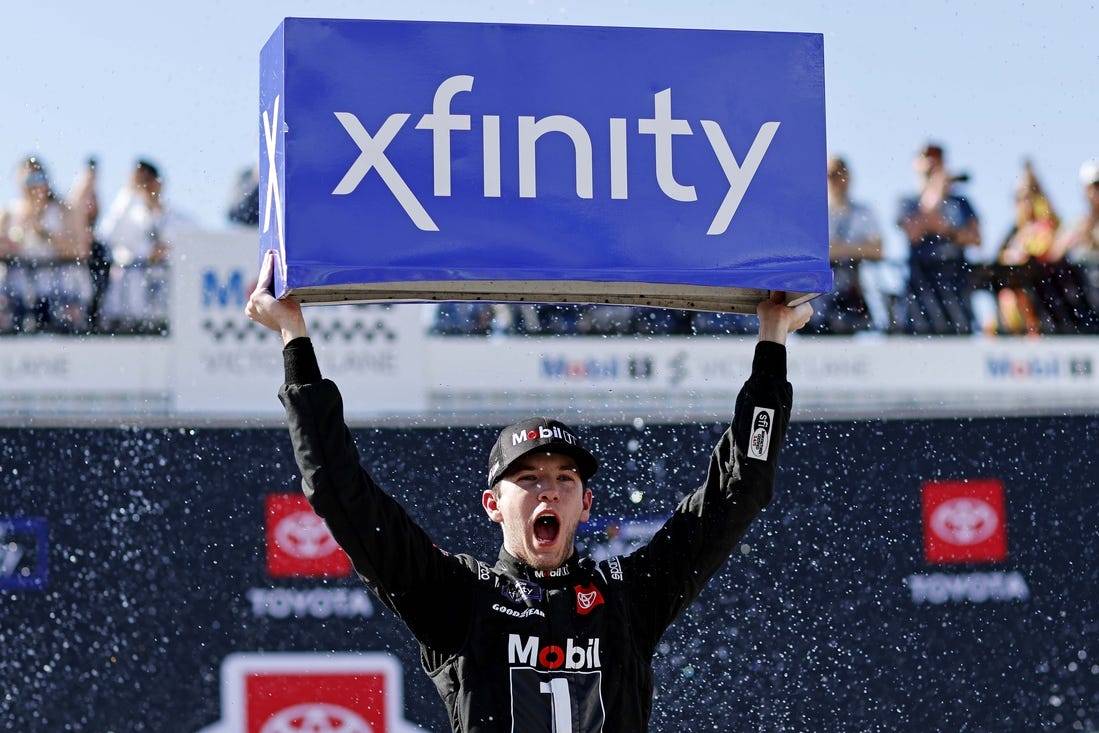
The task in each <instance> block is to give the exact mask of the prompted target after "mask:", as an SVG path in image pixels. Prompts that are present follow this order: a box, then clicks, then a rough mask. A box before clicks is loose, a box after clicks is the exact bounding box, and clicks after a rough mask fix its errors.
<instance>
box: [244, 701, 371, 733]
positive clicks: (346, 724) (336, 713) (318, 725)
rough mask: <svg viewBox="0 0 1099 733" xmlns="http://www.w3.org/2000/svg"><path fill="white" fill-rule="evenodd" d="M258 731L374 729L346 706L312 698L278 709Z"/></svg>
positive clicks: (357, 732)
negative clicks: (301, 703)
mask: <svg viewBox="0 0 1099 733" xmlns="http://www.w3.org/2000/svg"><path fill="white" fill-rule="evenodd" d="M260 733H374V727H373V726H371V725H370V723H367V722H366V721H365V720H363V719H362V718H361V717H359V716H358V715H357V714H356V713H354V712H352V711H351V710H348V709H347V708H344V707H340V706H339V705H332V704H328V703H319V702H315V703H306V704H304V705H294V706H293V707H289V708H286V709H285V710H280V711H279V712H277V713H275V714H274V715H272V716H271V717H270V718H268V720H267V722H266V723H264V724H263V728H261V729H260Z"/></svg>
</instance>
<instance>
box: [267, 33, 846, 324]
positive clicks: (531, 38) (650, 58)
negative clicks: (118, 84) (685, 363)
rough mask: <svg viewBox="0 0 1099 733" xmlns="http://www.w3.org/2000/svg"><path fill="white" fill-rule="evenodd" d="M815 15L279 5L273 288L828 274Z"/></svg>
mask: <svg viewBox="0 0 1099 733" xmlns="http://www.w3.org/2000/svg"><path fill="white" fill-rule="evenodd" d="M822 45H823V44H822V38H821V36H820V35H816V34H801V33H755V32H739V31H714V30H705V31H703V30H679V29H649V28H599V27H565V26H548V25H546V26H543V25H536V26H524V25H497V24H472V23H425V22H393V21H370V20H326V19H302V18H288V19H286V20H285V21H284V22H283V23H282V24H281V25H280V26H279V28H278V29H277V30H276V31H275V33H274V34H273V35H272V37H271V39H270V40H269V41H268V42H267V44H266V45H265V46H264V48H263V51H262V53H261V57H260V62H261V63H260V67H261V73H260V76H261V84H260V122H261V192H262V193H263V194H264V195H263V196H261V204H260V229H261V242H260V247H261V252H262V251H265V250H268V249H274V250H277V251H278V252H279V255H280V257H279V259H280V262H279V265H280V266H279V268H278V270H279V271H278V273H277V275H276V280H277V294H278V295H279V296H280V297H281V296H290V297H293V298H295V299H296V300H300V301H301V302H307V303H308V302H338V301H344V300H359V301H362V300H433V299H435V300H476V299H487V300H535V301H537V300H542V301H570V302H615V303H637V304H647V305H665V306H671V307H686V308H699V309H705V310H754V304H755V302H757V301H758V300H759V299H760V297H761V296H762V295H764V294H765V293H766V291H769V290H783V291H787V292H788V293H791V296H790V299H791V300H797V299H800V298H804V297H808V296H810V295H812V294H815V293H820V292H824V291H826V290H829V289H831V286H832V281H831V272H830V270H829V267H828V237H827V205H826V194H825V185H824V182H825V176H824V170H825V158H826V141H825V126H824V58H823V48H822Z"/></svg>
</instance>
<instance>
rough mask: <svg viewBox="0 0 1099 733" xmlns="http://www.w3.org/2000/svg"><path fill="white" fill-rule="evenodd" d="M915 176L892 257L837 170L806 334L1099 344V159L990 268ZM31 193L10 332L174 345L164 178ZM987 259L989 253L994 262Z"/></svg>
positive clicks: (490, 322)
mask: <svg viewBox="0 0 1099 733" xmlns="http://www.w3.org/2000/svg"><path fill="white" fill-rule="evenodd" d="M913 168H914V170H915V172H916V173H917V175H918V178H919V181H920V186H919V189H918V190H916V191H913V193H912V195H911V196H906V197H904V198H903V199H902V200H901V201H899V202H898V206H897V210H896V211H895V212H892V213H893V214H894V216H893V218H892V220H891V221H890V222H889V224H890V225H892V226H896V227H898V229H899V232H900V233H902V234H903V238H904V240H905V241H906V242H907V248H906V250H907V251H905V252H904V253H903V254H901V255H898V256H890V255H889V254H887V253H886V251H885V248H884V247H883V236H882V235H883V229H882V227H883V223H882V222H883V219H882V217H881V215H880V214H879V212H875V211H873V210H872V209H871V208H870V207H869V206H867V205H865V204H863V203H860V201H859V198H858V197H857V196H853V195H852V193H851V191H852V182H853V181H854V180H855V176H854V172H853V170H852V166H851V165H849V163H848V161H847V160H845V159H843V158H842V157H839V156H833V157H831V158H829V160H828V167H827V171H826V174H827V182H828V183H827V185H828V228H829V259H830V261H831V267H832V272H833V276H834V288H833V290H832V291H831V292H829V293H825V294H823V295H821V296H819V297H818V298H816V299H815V300H814V301H813V304H814V310H815V313H814V316H813V320H812V321H811V322H810V324H809V326H808V327H807V328H806V329H805V331H806V332H807V333H810V334H818V335H829V334H836V335H858V334H874V333H877V334H936V335H966V334H973V333H981V334H987V335H1025V336H1038V335H1043V334H1095V333H1099V160H1094V159H1093V160H1087V161H1085V162H1084V163H1083V164H1082V165H1081V167H1080V169H1079V183H1080V187H1081V195H1082V197H1083V200H1084V203H1085V212H1086V213H1085V214H1084V215H1083V216H1082V217H1081V218H1080V219H1079V220H1078V221H1073V222H1064V221H1062V220H1061V218H1060V216H1059V215H1058V214H1057V208H1056V206H1055V204H1054V202H1052V201H1050V199H1049V197H1048V196H1047V195H1046V192H1045V190H1044V189H1043V186H1042V183H1041V181H1040V180H1039V178H1038V175H1037V173H1036V171H1035V168H1034V166H1033V165H1032V164H1031V163H1030V162H1026V163H1024V164H1023V166H1022V168H1021V170H1020V171H1019V175H1018V180H1017V182H1016V185H1015V187H1014V196H1015V208H1014V211H1015V217H1014V220H1013V221H1009V222H1002V223H1000V225H999V226H1000V228H1001V230H1002V231H1003V239H1002V241H1001V242H1000V244H999V246H998V249H997V250H996V255H995V257H994V258H991V259H989V258H982V257H980V256H979V253H980V252H981V251H982V229H987V228H988V223H986V222H982V221H981V219H980V217H979V215H978V213H977V207H976V206H975V205H974V203H973V202H971V201H970V200H969V199H968V198H967V197H966V195H965V193H964V184H965V182H966V181H967V180H968V175H967V174H963V173H958V172H955V171H953V170H952V169H951V168H950V166H949V165H948V164H947V156H946V151H945V149H944V147H943V145H941V144H939V143H934V142H930V143H928V144H926V145H924V146H923V147H922V148H921V149H920V150H919V151H918V153H917V155H916V157H915V159H914V161H913ZM15 175H16V178H17V183H18V184H19V190H20V192H21V195H20V196H19V197H18V198H17V199H16V200H14V201H12V202H9V203H8V204H6V205H5V206H4V207H3V208H0V334H30V333H51V334H104V333H105V334H118V335H122V334H141V335H149V334H165V333H167V331H168V328H169V323H168V311H169V308H168V288H169V277H168V275H169V270H168V268H169V267H170V263H171V257H172V244H171V241H170V233H171V231H172V229H173V228H175V227H178V226H185V225H188V224H189V223H190V222H189V220H188V218H187V217H186V215H184V214H181V213H180V212H179V211H177V210H175V209H173V208H172V207H171V206H170V205H169V204H168V202H167V200H166V199H165V197H164V195H163V194H164V192H163V188H164V177H163V174H162V172H161V171H160V170H159V168H158V167H157V165H156V164H155V163H153V162H151V161H149V160H147V159H139V160H137V161H135V163H134V165H133V169H132V173H131V175H130V179H129V181H128V182H127V184H126V185H125V186H124V187H123V188H122V190H120V191H118V192H117V193H116V194H115V196H114V197H113V198H112V199H111V200H110V203H109V205H108V206H106V207H105V208H104V209H102V210H101V207H100V198H99V194H98V191H97V182H96V161H95V160H94V159H89V160H88V161H87V164H86V166H85V167H84V169H83V170H82V171H81V173H80V174H79V175H78V176H77V179H76V180H75V181H74V183H73V185H72V187H71V189H70V190H69V192H68V194H67V195H62V194H60V193H58V192H57V191H56V190H55V188H54V187H53V184H52V182H51V180H50V176H49V172H48V170H47V168H46V166H45V164H44V162H43V161H42V160H41V159H40V158H39V157H37V156H28V157H27V158H25V159H23V160H21V161H19V162H18V165H17V166H16V170H15ZM226 218H227V222H229V223H230V224H232V225H234V226H241V227H254V226H256V225H257V224H258V222H259V180H258V171H257V169H256V168H255V167H250V168H248V169H246V170H244V171H242V172H241V173H240V175H239V177H238V178H237V179H236V180H235V181H234V183H233V186H232V191H231V194H230V198H229V202H228V205H227V211H226ZM984 249H985V250H986V251H987V247H986V248H984ZM431 329H432V331H433V332H434V333H437V334H440V335H467V336H468V335H494V334H526V335H585V334H590V335H627V334H644V335H686V334H725V333H729V334H741V333H754V331H755V325H754V316H751V315H742V314H730V313H710V312H701V311H678V310H669V309H660V308H648V307H634V306H620V305H599V304H592V305H571V304H534V303H523V304H516V303H485V302H474V303H464V302H456V303H441V304H438V305H437V306H436V309H435V313H434V317H433V321H432V324H431Z"/></svg>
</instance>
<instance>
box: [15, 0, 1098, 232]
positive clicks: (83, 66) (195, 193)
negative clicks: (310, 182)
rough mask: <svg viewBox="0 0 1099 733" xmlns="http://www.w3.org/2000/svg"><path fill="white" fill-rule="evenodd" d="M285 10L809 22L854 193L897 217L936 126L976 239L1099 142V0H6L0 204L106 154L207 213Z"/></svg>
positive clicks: (607, 20) (247, 123) (1069, 179)
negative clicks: (44, 168)
mask: <svg viewBox="0 0 1099 733" xmlns="http://www.w3.org/2000/svg"><path fill="white" fill-rule="evenodd" d="M287 16H304V17H335V18H379V19H408V20H461V21H485V22H492V21H498V22H514V23H561V24H580V25H621V26H652V27H681V28H719V29H735V30H770V31H799V32H813V33H822V34H823V35H824V42H825V59H826V80H827V81H826V83H827V95H828V114H827V120H828V140H829V149H830V151H832V152H838V153H841V154H843V155H844V156H845V157H847V159H848V161H849V164H850V165H851V168H852V170H853V174H854V189H853V193H854V195H855V197H856V198H860V199H863V200H864V201H866V202H867V203H869V204H871V205H872V206H873V207H874V208H875V209H876V210H877V213H878V215H879V217H880V219H881V220H882V224H883V226H884V228H885V229H886V235H887V241H889V242H890V243H891V244H892V245H893V246H897V245H898V244H899V237H898V234H897V231H896V229H895V227H894V226H892V223H891V222H892V220H893V218H894V210H895V207H896V201H897V199H898V197H899V196H901V195H902V194H904V193H906V192H908V191H910V190H911V189H912V188H913V187H914V185H915V178H914V176H913V174H912V170H911V160H912V157H913V155H914V154H915V152H916V150H917V149H918V148H919V147H920V145H921V144H922V143H923V142H924V140H926V139H929V138H932V139H935V140H939V141H942V142H943V143H944V144H945V146H946V148H947V155H948V163H949V164H952V165H953V167H955V168H956V169H957V170H964V171H967V172H969V173H970V174H971V175H972V177H973V180H972V182H971V183H970V184H969V185H968V186H967V189H966V190H967V192H968V194H969V195H970V196H971V199H972V200H973V202H974V204H975V206H976V208H977V211H978V213H979V214H980V215H981V217H982V224H983V226H982V229H983V234H984V237H985V240H986V242H988V243H989V244H990V245H995V244H996V243H998V242H999V240H1000V239H1001V238H1002V237H1003V235H1004V233H1005V232H1006V230H1007V228H1008V227H1009V225H1010V219H1011V195H1012V188H1013V185H1014V182H1015V180H1016V176H1017V174H1018V171H1019V167H1020V164H1021V161H1022V159H1023V158H1024V157H1027V156H1029V157H1031V158H1032V159H1033V160H1034V162H1035V166H1036V168H1037V171H1038V174H1039V176H1040V178H1041V179H1042V181H1043V183H1044V184H1045V185H1046V187H1047V189H1048V190H1049V191H1050V193H1051V196H1052V198H1053V202H1054V205H1055V206H1056V207H1057V208H1058V209H1059V211H1060V212H1061V213H1062V216H1063V218H1065V219H1067V220H1070V221H1071V220H1072V219H1074V218H1075V217H1077V216H1078V215H1080V214H1081V213H1082V212H1083V197H1082V194H1081V189H1080V186H1079V184H1078V182H1077V177H1076V176H1077V170H1078V168H1079V166H1080V163H1081V162H1082V161H1083V160H1084V159H1086V158H1091V157H1099V44H1097V43H1096V40H1095V29H1096V28H1099V5H1097V4H1095V3H1092V2H1064V3H1055V2H1033V3H1007V2H993V1H990V0H981V1H978V2H971V3H958V2H943V1H940V0H927V1H925V2H921V3H905V4H901V3H883V2H881V1H880V0H876V1H868V0H857V1H855V2H846V3H844V2H839V1H838V0H837V1H833V2H827V3H826V2H785V3H779V2H772V3H744V2H729V1H724V2H722V1H718V0H713V1H705V0H677V1H676V2H668V1H667V0H632V1H631V0H584V1H583V2H578V1H576V0H556V1H555V2H544V1H543V0H495V1H492V0H461V2H457V1H453V0H451V1H443V0H402V1H401V2H380V1H374V0H358V1H352V0H317V1H314V2H302V1H299V2H290V1H288V0H262V1H261V0H228V1H224V2H213V1H211V0H192V1H191V2H187V3H160V2H155V1H150V0H145V1H144V2H135V1H132V0H104V1H102V2H95V3H59V2H46V1H43V2H37V3H29V2H23V3H17V4H8V5H7V6H6V7H5V8H4V11H3V15H2V17H3V20H4V26H5V33H4V36H5V38H4V42H3V43H2V44H0V89H3V90H4V97H5V102H6V104H5V109H4V112H3V114H2V115H0V173H2V175H0V200H2V201H5V202H6V201H8V200H10V199H11V198H12V197H13V196H14V195H15V186H14V183H13V180H12V178H13V167H14V165H15V163H16V162H17V161H18V160H19V159H20V158H21V157H22V156H23V155H25V154H27V153H32V152H33V153H37V154H39V155H41V156H42V158H43V159H44V160H45V161H46V163H47V165H49V167H50V169H51V172H52V175H53V178H54V182H55V185H56V186H57V187H58V188H60V189H67V187H68V186H69V184H70V183H71V181H72V180H73V177H74V176H75V175H76V172H77V170H78V169H79V167H80V166H81V164H82V162H83V161H84V160H85V159H86V158H87V157H88V156H89V155H95V156H97V157H98V159H99V161H100V171H101V176H102V179H101V180H102V183H101V188H100V195H101V197H102V198H103V199H105V200H109V198H110V197H111V196H112V195H113V194H114V192H115V191H116V190H117V189H118V187H119V186H121V185H122V183H123V180H124V178H125V176H126V174H127V172H128V169H129V167H130V165H131V163H132V161H133V160H134V159H135V158H137V157H139V156H144V157H148V158H150V159H152V160H154V161H156V162H157V163H159V165H160V167H161V169H162V170H163V172H164V174H165V179H166V190H165V195H166V196H167V198H168V199H169V200H170V201H171V202H172V203H173V204H174V206H175V207H176V208H178V209H180V210H182V211H184V212H186V213H188V214H190V215H191V216H192V217H194V218H195V219H196V220H197V221H198V222H199V223H200V224H201V225H203V226H206V227H209V228H221V227H224V226H226V224H225V216H224V209H225V205H226V201H227V199H228V196H229V191H230V189H231V187H232V182H233V179H234V177H235V176H236V174H237V173H238V171H239V170H240V169H242V168H244V167H246V166H248V165H251V164H252V163H254V162H256V160H257V158H258V150H259V143H258V139H257V129H258V123H257V118H258V117H257V116H258V101H257V95H258V91H257V78H258V55H259V50H260V48H261V47H262V45H263V44H264V42H265V41H266V40H267V38H268V36H269V35H270V34H271V32H272V31H273V30H274V29H275V27H276V26H277V25H278V24H279V22H280V21H281V20H282V18H284V17H287Z"/></svg>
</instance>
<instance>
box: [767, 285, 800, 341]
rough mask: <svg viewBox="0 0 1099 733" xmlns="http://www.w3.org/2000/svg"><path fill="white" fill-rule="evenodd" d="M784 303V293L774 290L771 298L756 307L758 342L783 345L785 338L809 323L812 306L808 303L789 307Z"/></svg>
mask: <svg viewBox="0 0 1099 733" xmlns="http://www.w3.org/2000/svg"><path fill="white" fill-rule="evenodd" d="M785 303H786V293H783V292H782V291H778V290H776V291H775V292H773V293H771V297H770V298H769V299H767V300H764V301H763V302H761V303H760V304H759V305H757V306H756V314H757V315H758V316H759V340H760V341H774V342H775V343H776V344H785V343H786V336H787V335H788V334H791V333H793V332H794V331H797V330H798V329H799V328H801V327H802V326H804V325H805V324H806V323H808V322H809V318H810V317H811V316H812V315H813V306H812V305H810V304H809V302H808V301H806V302H805V303H800V304H798V305H796V306H794V307H792V308H791V307H790V306H788V305H786V304H785Z"/></svg>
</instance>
